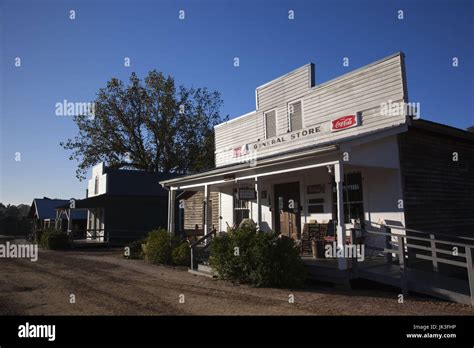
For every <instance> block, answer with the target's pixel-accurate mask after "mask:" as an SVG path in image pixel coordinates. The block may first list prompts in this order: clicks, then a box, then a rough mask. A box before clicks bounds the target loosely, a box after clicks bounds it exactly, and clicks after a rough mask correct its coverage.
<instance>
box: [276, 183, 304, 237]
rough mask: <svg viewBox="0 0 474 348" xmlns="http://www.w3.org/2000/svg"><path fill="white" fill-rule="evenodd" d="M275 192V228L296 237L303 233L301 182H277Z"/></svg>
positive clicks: (285, 234)
mask: <svg viewBox="0 0 474 348" xmlns="http://www.w3.org/2000/svg"><path fill="white" fill-rule="evenodd" d="M274 194H275V200H274V202H275V214H274V215H275V230H276V231H277V232H280V233H281V234H283V235H284V236H287V237H290V238H293V239H296V238H299V236H300V235H301V215H300V205H301V201H300V183H299V182H290V183H285V184H277V185H275V187H274Z"/></svg>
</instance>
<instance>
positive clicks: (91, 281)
mask: <svg viewBox="0 0 474 348" xmlns="http://www.w3.org/2000/svg"><path fill="white" fill-rule="evenodd" d="M71 294H73V295H74V296H75V301H76V303H70V295H71ZM290 294H293V295H294V300H295V301H294V303H289V301H288V299H289V295H290ZM182 295H184V296H182ZM397 295H398V291H396V290H394V289H386V288H385V289H382V288H375V289H374V288H373V287H372V288H368V287H366V288H359V289H355V290H354V289H353V290H345V289H341V288H335V287H332V286H329V285H325V284H311V285H308V287H307V288H305V289H304V290H288V289H268V288H253V287H250V286H247V285H237V284H232V283H230V282H227V281H221V280H216V279H210V278H206V277H202V276H196V275H192V274H190V273H188V272H187V269H185V268H174V267H168V266H156V265H150V264H146V263H145V262H144V261H141V260H125V259H123V258H122V257H121V252H120V250H106V249H99V250H88V251H85V250H82V251H77V250H74V251H61V252H59V251H45V250H44V251H43V250H41V251H40V253H39V258H38V261H36V262H31V261H30V260H27V259H0V314H1V315H422V314H423V315H474V309H473V308H471V307H469V306H464V305H460V304H455V303H449V302H444V301H439V300H436V299H432V298H428V297H421V296H415V295H412V296H409V297H408V298H406V299H405V303H403V304H400V303H398V299H397ZM183 299H184V303H181V302H183V301H182V300H183ZM180 300H181V302H180Z"/></svg>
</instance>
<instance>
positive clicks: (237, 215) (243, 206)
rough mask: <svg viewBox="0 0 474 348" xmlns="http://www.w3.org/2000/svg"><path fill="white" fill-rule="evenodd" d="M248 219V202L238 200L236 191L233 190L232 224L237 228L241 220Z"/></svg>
mask: <svg viewBox="0 0 474 348" xmlns="http://www.w3.org/2000/svg"><path fill="white" fill-rule="evenodd" d="M249 217H250V201H249V200H247V199H239V195H238V191H237V189H236V190H234V223H235V225H236V226H239V225H240V223H241V222H242V220H244V219H248V218H249Z"/></svg>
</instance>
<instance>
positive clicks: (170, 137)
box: [60, 70, 227, 180]
mask: <svg viewBox="0 0 474 348" xmlns="http://www.w3.org/2000/svg"><path fill="white" fill-rule="evenodd" d="M222 103H223V102H222V99H221V96H220V93H219V92H217V91H209V90H208V89H207V88H187V87H185V86H176V84H175V81H174V79H173V77H171V76H164V75H163V74H162V73H161V72H157V71H156V70H153V71H150V72H149V73H148V75H147V76H146V78H145V79H144V81H142V80H140V79H139V78H138V77H137V75H136V74H135V73H132V75H131V76H130V81H129V83H128V84H124V83H123V82H122V81H120V80H118V79H116V78H112V79H111V80H110V81H109V82H108V83H107V86H106V87H105V88H101V89H100V90H99V92H98V94H97V98H96V100H95V105H94V109H95V110H94V115H93V116H89V115H78V116H75V117H74V122H75V123H76V125H77V127H78V130H79V132H78V134H77V135H76V136H75V137H74V138H73V139H68V140H67V141H65V142H61V144H60V145H61V146H62V147H63V148H64V149H66V150H71V151H72V154H71V156H70V157H69V159H70V160H76V161H77V162H78V168H77V170H76V176H77V178H78V179H80V180H82V179H85V174H86V172H87V169H88V168H90V167H91V166H93V165H95V164H97V163H100V162H105V163H106V164H107V165H108V166H110V167H112V168H131V169H141V170H148V171H157V172H158V171H160V172H174V173H179V174H187V173H193V172H198V171H202V170H206V169H209V168H212V167H213V166H214V125H216V124H218V123H220V122H221V121H223V119H222V118H221V116H220V108H221V106H222ZM226 119H227V117H226Z"/></svg>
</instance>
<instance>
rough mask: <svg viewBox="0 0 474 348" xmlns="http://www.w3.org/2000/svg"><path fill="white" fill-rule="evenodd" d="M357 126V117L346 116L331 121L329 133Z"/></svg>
mask: <svg viewBox="0 0 474 348" xmlns="http://www.w3.org/2000/svg"><path fill="white" fill-rule="evenodd" d="M357 125H358V120H357V115H348V116H342V117H339V118H336V119H335V120H332V121H331V131H332V132H337V131H340V130H343V129H347V128H351V127H355V126H357Z"/></svg>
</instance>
